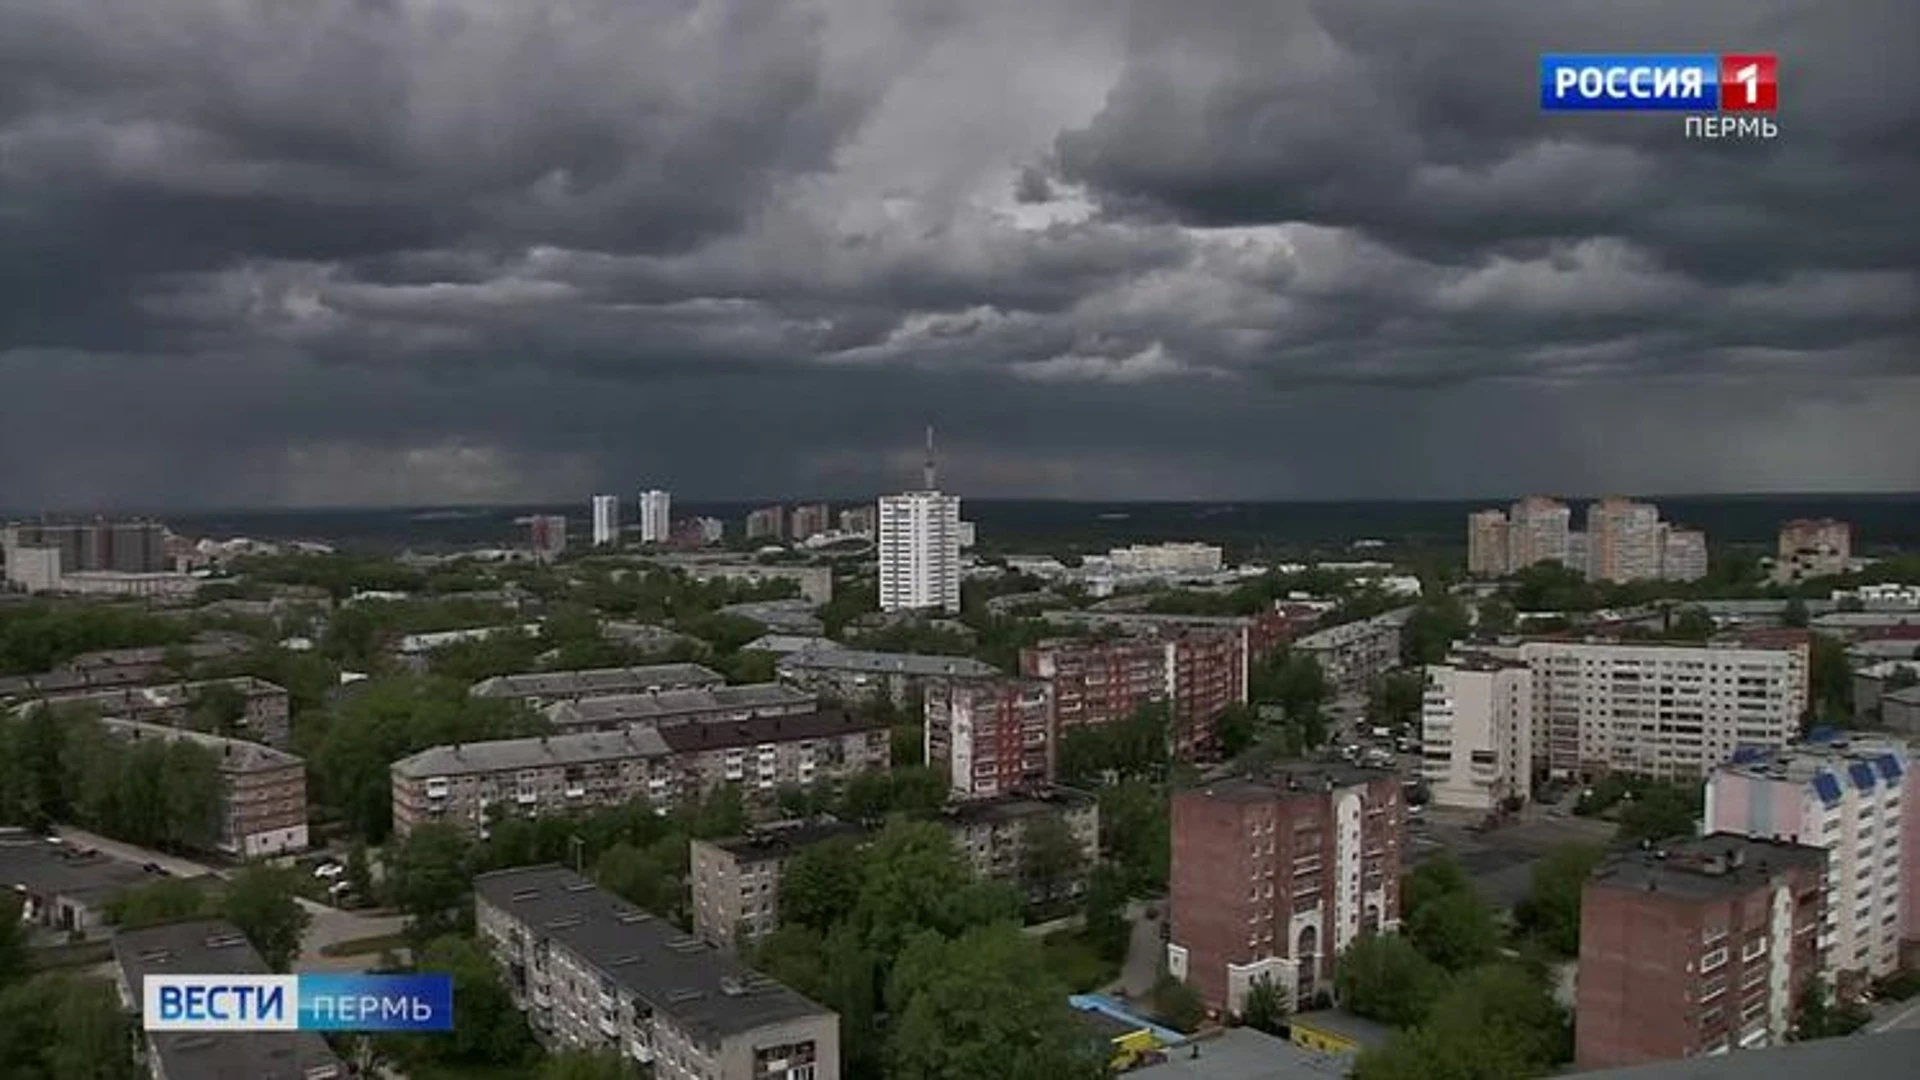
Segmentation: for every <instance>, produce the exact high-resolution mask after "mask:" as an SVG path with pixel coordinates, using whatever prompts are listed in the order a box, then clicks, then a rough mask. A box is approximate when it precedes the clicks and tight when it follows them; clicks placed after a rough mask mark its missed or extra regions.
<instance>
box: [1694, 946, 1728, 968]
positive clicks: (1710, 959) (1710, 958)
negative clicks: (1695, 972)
mask: <svg viewBox="0 0 1920 1080" xmlns="http://www.w3.org/2000/svg"><path fill="white" fill-rule="evenodd" d="M1726 962H1727V949H1726V946H1724V945H1723V946H1721V947H1720V948H1718V949H1715V950H1713V951H1712V952H1710V953H1708V954H1707V955H1705V956H1703V957H1701V958H1700V973H1701V974H1702V975H1704V974H1706V973H1707V972H1709V971H1718V970H1720V968H1721V967H1722V966H1724V965H1725V964H1726Z"/></svg>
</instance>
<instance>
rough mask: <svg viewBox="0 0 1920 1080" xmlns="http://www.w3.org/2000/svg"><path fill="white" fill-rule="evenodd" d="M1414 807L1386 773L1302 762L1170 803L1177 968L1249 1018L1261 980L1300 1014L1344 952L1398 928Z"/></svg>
mask: <svg viewBox="0 0 1920 1080" xmlns="http://www.w3.org/2000/svg"><path fill="white" fill-rule="evenodd" d="M1404 821H1405V818H1404V807H1403V805H1402V799H1401V779H1400V777H1399V776H1398V775H1396V774H1394V773H1392V772H1388V771H1385V770H1373V769H1360V768H1352V767H1347V766H1340V765H1317V764H1307V763H1296V764H1293V765H1288V766H1282V767H1279V768H1276V769H1273V770H1270V771H1268V772H1266V773H1264V774H1261V775H1258V776H1239V777H1229V778H1223V779H1219V780H1215V781H1212V782H1209V783H1205V784H1202V785H1201V786H1199V787H1196V788H1191V789H1188V790H1185V791H1181V792H1178V793H1176V794H1175V795H1174V796H1173V800H1172V831H1173V840H1172V846H1173V865H1172V873H1171V882H1170V884H1171V890H1170V897H1169V903H1170V907H1171V912H1170V915H1171V940H1170V942H1169V944H1168V946H1167V966H1168V970H1169V972H1170V973H1171V974H1172V975H1173V976H1174V977H1175V978H1178V979H1180V980H1182V981H1184V982H1186V983H1187V984H1188V985H1189V986H1192V987H1193V988H1194V989H1195V990H1197V991H1199V993H1200V996H1201V997H1202V998H1203V999H1204V1000H1205V1001H1206V1003H1207V1005H1208V1006H1209V1007H1211V1008H1215V1009H1220V1010H1223V1011H1225V1012H1227V1013H1238V1012H1239V1011H1240V1009H1241V1007H1242V1005H1243V1003H1244V1002H1245V1000H1246V993H1247V990H1248V989H1249V988H1250V987H1251V986H1252V984H1253V983H1254V981H1255V980H1257V979H1262V978H1265V979H1270V980H1272V982H1273V984H1274V985H1275V986H1276V987H1279V988H1281V989H1282V990H1283V992H1284V993H1287V994H1289V995H1291V1003H1292V1004H1294V1006H1295V1008H1296V1009H1297V1008H1298V1007H1299V1004H1300V1003H1302V1002H1305V1001H1308V1000H1310V999H1311V998H1312V997H1313V996H1314V994H1315V993H1317V992H1318V991H1320V990H1326V989H1330V988H1331V987H1332V985H1333V982H1332V980H1333V972H1334V964H1335V962H1336V960H1337V959H1338V957H1339V955H1340V953H1341V952H1342V951H1343V950H1345V949H1346V947H1347V946H1348V945H1350V944H1352V943H1353V942H1354V941H1355V940H1356V939H1357V938H1359V937H1360V936H1361V935H1363V934H1368V933H1376V932H1384V931H1390V930H1393V929H1395V928H1397V927H1398V925H1399V913H1400V872H1401V864H1402V849H1403V842H1402V838H1403V829H1404Z"/></svg>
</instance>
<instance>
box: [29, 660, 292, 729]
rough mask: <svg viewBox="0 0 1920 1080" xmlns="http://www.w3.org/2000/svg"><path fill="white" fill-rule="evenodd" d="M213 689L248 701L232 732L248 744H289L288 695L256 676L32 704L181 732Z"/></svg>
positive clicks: (88, 693) (63, 696) (74, 693)
mask: <svg viewBox="0 0 1920 1080" xmlns="http://www.w3.org/2000/svg"><path fill="white" fill-rule="evenodd" d="M215 687H223V688H226V689H230V690H232V691H233V693H234V694H236V695H237V696H239V697H240V698H241V699H243V700H244V701H245V711H244V712H242V713H241V715H240V718H239V719H238V720H237V721H235V722H234V726H235V727H237V728H239V729H240V731H242V732H243V733H245V734H246V736H247V737H248V738H249V739H251V740H253V741H255V742H261V743H265V744H266V745H268V746H285V745H286V744H287V731H288V724H289V716H290V708H289V705H288V698H287V692H286V690H284V689H282V688H281V687H278V686H275V685H274V684H272V683H270V682H267V681H266V680H264V679H256V678H253V677H252V676H246V675H243V676H239V677H236V678H232V679H203V680H200V681H197V682H186V683H168V684H166V685H164V686H122V687H113V688H106V689H87V690H70V691H65V692H61V693H55V694H44V695H39V696H37V697H36V698H34V699H33V700H34V702H35V703H37V704H39V705H44V706H49V707H53V708H62V707H76V708H82V709H89V710H91V711H93V712H95V713H98V714H99V715H101V716H114V717H119V718H120V719H123V720H137V721H141V722H144V723H149V724H161V725H165V726H168V727H182V726H185V725H187V724H189V723H191V722H192V720H193V718H194V713H195V710H196V709H198V708H199V707H200V704H201V703H202V702H203V701H205V700H207V697H208V696H209V695H210V694H212V693H216V692H220V691H216V690H215V689H214V688H215Z"/></svg>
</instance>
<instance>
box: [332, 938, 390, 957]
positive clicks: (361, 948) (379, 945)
mask: <svg viewBox="0 0 1920 1080" xmlns="http://www.w3.org/2000/svg"><path fill="white" fill-rule="evenodd" d="M406 944H407V938H406V935H405V934H378V935H375V936H374V937H363V938H348V939H347V940H345V941H336V942H334V943H333V944H331V945H328V946H326V947H325V948H323V949H321V950H320V955H321V956H372V955H375V954H377V953H380V952H383V951H385V950H387V949H394V950H398V949H401V948H404V947H405V946H406Z"/></svg>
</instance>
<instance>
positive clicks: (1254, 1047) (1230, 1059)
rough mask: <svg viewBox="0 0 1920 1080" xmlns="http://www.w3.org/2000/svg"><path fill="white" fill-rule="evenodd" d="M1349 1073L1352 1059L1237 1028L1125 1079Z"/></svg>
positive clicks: (1316, 1079)
mask: <svg viewBox="0 0 1920 1080" xmlns="http://www.w3.org/2000/svg"><path fill="white" fill-rule="evenodd" d="M1196 1052H1197V1053H1196ZM1352 1068H1353V1055H1351V1054H1317V1053H1314V1052H1313V1051H1311V1050H1303V1049H1301V1048H1300V1047H1298V1046H1295V1045H1293V1044H1292V1043H1290V1042H1288V1041H1287V1040H1285V1039H1281V1038H1277V1037H1275V1036H1272V1035H1268V1034H1266V1033H1265V1032H1262V1031H1255V1030H1254V1029H1253V1028H1248V1027H1240V1028H1231V1029H1229V1030H1227V1031H1224V1032H1222V1033H1221V1034H1220V1035H1218V1036H1216V1037H1215V1038H1211V1039H1201V1040H1196V1041H1194V1042H1193V1043H1191V1044H1189V1045H1188V1046H1182V1047H1177V1048H1175V1049H1172V1050H1169V1051H1167V1057H1166V1060H1165V1061H1162V1062H1160V1063H1159V1064H1157V1065H1148V1066H1145V1067H1144V1068H1139V1069H1135V1070H1134V1071H1132V1072H1130V1073H1128V1074H1127V1076H1128V1077H1129V1078H1134V1077H1137V1078H1139V1080H1332V1078H1335V1077H1344V1076H1346V1075H1348V1073H1349V1072H1350V1071H1351V1070H1352Z"/></svg>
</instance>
